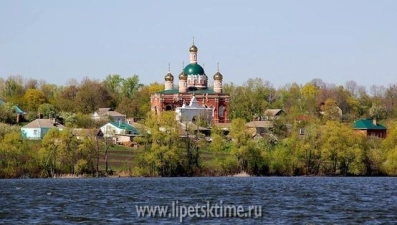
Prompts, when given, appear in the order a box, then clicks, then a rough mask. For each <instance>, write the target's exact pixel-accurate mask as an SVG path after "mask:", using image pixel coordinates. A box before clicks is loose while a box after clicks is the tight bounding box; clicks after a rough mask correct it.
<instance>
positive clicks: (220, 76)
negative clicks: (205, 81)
mask: <svg viewBox="0 0 397 225" xmlns="http://www.w3.org/2000/svg"><path fill="white" fill-rule="evenodd" d="M214 80H223V75H222V74H221V73H219V71H218V72H216V74H215V75H214Z"/></svg>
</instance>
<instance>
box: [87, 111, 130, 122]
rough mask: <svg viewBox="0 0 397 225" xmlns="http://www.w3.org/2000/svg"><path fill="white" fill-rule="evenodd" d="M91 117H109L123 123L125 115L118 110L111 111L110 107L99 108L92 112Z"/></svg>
mask: <svg viewBox="0 0 397 225" xmlns="http://www.w3.org/2000/svg"><path fill="white" fill-rule="evenodd" d="M91 118H92V119H94V120H100V119H108V118H110V120H111V121H116V122H119V121H120V122H123V123H124V122H125V118H126V116H125V115H123V114H121V113H119V112H116V111H113V110H112V109H111V108H99V109H98V110H97V111H96V112H94V113H93V114H92V116H91Z"/></svg>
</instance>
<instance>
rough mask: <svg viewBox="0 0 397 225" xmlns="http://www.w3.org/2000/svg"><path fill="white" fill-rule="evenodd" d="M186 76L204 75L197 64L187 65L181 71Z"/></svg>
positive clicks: (201, 68)
mask: <svg viewBox="0 0 397 225" xmlns="http://www.w3.org/2000/svg"><path fill="white" fill-rule="evenodd" d="M183 72H185V74H186V75H204V74H205V73H204V69H203V67H201V66H200V65H199V64H197V63H190V64H188V65H187V66H186V67H185V69H183Z"/></svg>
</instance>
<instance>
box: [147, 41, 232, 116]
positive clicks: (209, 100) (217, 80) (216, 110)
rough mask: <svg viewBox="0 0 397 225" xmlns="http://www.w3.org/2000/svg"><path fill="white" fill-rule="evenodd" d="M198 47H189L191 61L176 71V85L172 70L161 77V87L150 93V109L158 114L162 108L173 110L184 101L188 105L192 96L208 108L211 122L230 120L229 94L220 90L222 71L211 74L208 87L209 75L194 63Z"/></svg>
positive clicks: (183, 103) (163, 109)
mask: <svg viewBox="0 0 397 225" xmlns="http://www.w3.org/2000/svg"><path fill="white" fill-rule="evenodd" d="M197 52H198V48H197V47H196V46H195V45H194V41H193V45H192V46H191V47H190V48H189V53H190V63H189V64H188V65H187V66H185V68H184V69H183V70H182V72H181V73H180V74H179V76H178V78H179V82H178V86H177V87H175V84H174V76H173V75H172V74H171V71H170V70H168V73H167V74H166V75H165V77H164V80H165V82H164V87H165V88H164V91H161V92H157V93H154V94H152V95H151V109H152V111H154V112H155V113H157V114H161V112H162V111H175V110H176V109H177V108H179V107H182V106H184V105H189V104H190V101H191V100H192V99H194V101H197V103H195V104H199V105H200V106H203V107H205V108H208V109H210V110H211V112H212V113H211V114H212V116H211V117H212V121H211V122H212V123H229V116H228V114H229V103H230V95H229V94H228V93H223V88H222V81H223V75H222V74H221V73H220V72H219V65H218V71H217V72H216V73H215V74H214V76H213V87H209V86H208V83H209V80H208V76H207V75H206V73H205V71H204V68H203V67H202V66H200V64H198V63H197V56H198V55H197Z"/></svg>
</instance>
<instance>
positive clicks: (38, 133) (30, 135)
mask: <svg viewBox="0 0 397 225" xmlns="http://www.w3.org/2000/svg"><path fill="white" fill-rule="evenodd" d="M52 128H57V129H59V130H62V129H63V128H64V126H63V125H62V124H59V123H57V122H55V120H54V119H35V120H33V121H32V122H30V123H28V124H26V125H25V126H23V127H22V128H21V133H22V137H24V138H27V139H32V140H39V139H43V137H44V136H45V135H46V134H47V132H48V131H49V130H50V129H52Z"/></svg>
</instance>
